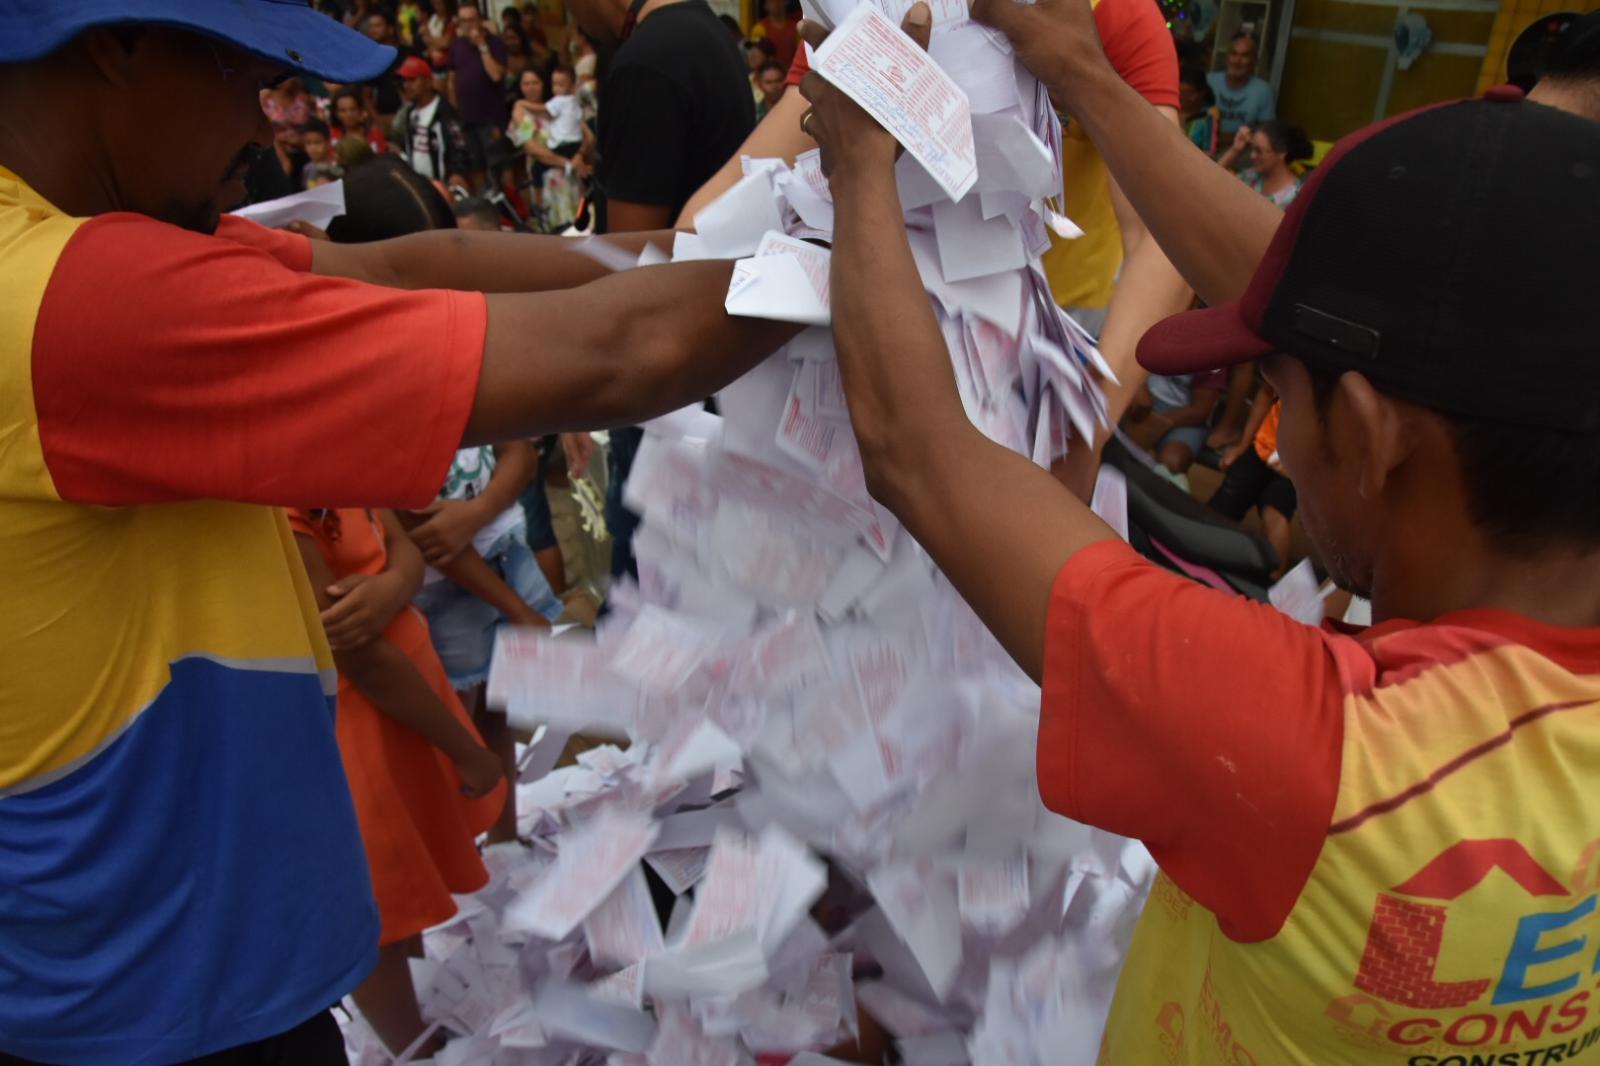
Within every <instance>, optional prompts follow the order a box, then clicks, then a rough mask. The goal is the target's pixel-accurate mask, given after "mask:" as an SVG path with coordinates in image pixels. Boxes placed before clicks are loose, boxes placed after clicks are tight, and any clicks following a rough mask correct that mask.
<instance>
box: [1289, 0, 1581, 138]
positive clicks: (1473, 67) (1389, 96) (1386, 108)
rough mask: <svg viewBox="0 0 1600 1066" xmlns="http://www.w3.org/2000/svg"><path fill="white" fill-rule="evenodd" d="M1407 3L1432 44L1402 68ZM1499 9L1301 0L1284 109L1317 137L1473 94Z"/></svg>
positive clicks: (1419, 0)
mask: <svg viewBox="0 0 1600 1066" xmlns="http://www.w3.org/2000/svg"><path fill="white" fill-rule="evenodd" d="M1509 2H1511V3H1516V2H1519V0H1509ZM1567 2H1569V3H1570V2H1572V0H1567ZM1407 10H1413V11H1417V12H1418V13H1420V14H1421V15H1422V16H1423V17H1424V18H1426V19H1427V22H1428V27H1429V29H1430V30H1431V31H1432V33H1433V45H1432V47H1431V48H1429V50H1428V51H1426V52H1425V53H1423V55H1422V56H1421V57H1420V58H1418V59H1417V61H1416V62H1415V63H1413V64H1412V65H1411V67H1410V68H1409V69H1408V70H1400V69H1399V66H1398V63H1397V57H1396V55H1395V51H1394V27H1395V23H1396V20H1397V19H1399V17H1400V16H1401V15H1402V14H1403V13H1404V12H1405V11H1407ZM1500 17H1501V16H1500V14H1499V13H1498V11H1497V9H1496V6H1495V3H1494V0H1296V2H1295V5H1294V14H1293V19H1292V28H1291V30H1290V33H1289V40H1288V47H1287V49H1286V53H1285V57H1284V59H1285V62H1284V66H1283V72H1284V73H1283V79H1282V83H1281V85H1280V87H1279V98H1278V105H1279V106H1278V111H1279V114H1281V115H1283V116H1284V117H1285V118H1287V119H1289V120H1290V121H1292V122H1295V123H1298V124H1299V125H1301V126H1303V127H1304V128H1305V130H1306V132H1307V133H1309V134H1310V135H1311V137H1312V138H1313V139H1314V140H1318V141H1333V140H1337V139H1338V138H1340V137H1342V136H1344V135H1345V134H1346V133H1349V132H1350V131H1351V130H1355V129H1359V128H1360V127H1362V126H1365V125H1367V124H1368V123H1371V122H1374V121H1377V120H1378V119H1382V118H1386V117H1388V116H1389V115H1397V114H1400V113H1401V112H1404V111H1409V110H1411V109H1412V108H1416V107H1421V106H1422V105H1424V104H1429V103H1433V102H1435V101H1438V100H1448V99H1451V98H1452V97H1459V96H1469V95H1471V94H1472V93H1473V92H1474V90H1475V88H1476V86H1477V83H1478V80H1479V78H1480V76H1481V74H1482V71H1483V68H1484V66H1485V61H1486V59H1487V58H1488V56H1487V55H1486V52H1487V51H1488V46H1489V42H1490V38H1491V34H1492V31H1493V28H1494V26H1495V25H1496V22H1497V20H1498V19H1499V18H1500ZM1502 54H1503V53H1502ZM1502 62H1503V60H1502Z"/></svg>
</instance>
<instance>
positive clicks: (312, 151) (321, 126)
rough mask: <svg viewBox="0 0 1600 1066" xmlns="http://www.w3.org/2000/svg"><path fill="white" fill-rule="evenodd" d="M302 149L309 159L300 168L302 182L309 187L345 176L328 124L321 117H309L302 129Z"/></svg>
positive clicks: (312, 187) (325, 183)
mask: <svg viewBox="0 0 1600 1066" xmlns="http://www.w3.org/2000/svg"><path fill="white" fill-rule="evenodd" d="M300 150H301V151H302V152H304V153H305V154H306V159H307V163H306V165H305V166H304V167H302V168H300V183H301V185H303V186H305V187H306V188H307V189H314V188H316V187H317V186H318V185H327V184H328V183H329V182H333V181H338V180H339V179H340V178H341V177H343V176H344V170H343V169H342V168H341V167H340V166H339V162H338V160H337V159H336V158H335V157H334V154H333V143H332V138H331V137H330V136H329V134H328V124H327V123H326V122H324V121H322V120H321V119H320V118H313V119H308V120H307V121H306V124H305V126H304V127H302V129H301V130H300Z"/></svg>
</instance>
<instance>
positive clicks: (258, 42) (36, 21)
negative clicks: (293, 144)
mask: <svg viewBox="0 0 1600 1066" xmlns="http://www.w3.org/2000/svg"><path fill="white" fill-rule="evenodd" d="M114 25H124V26H126V25H160V26H175V27H178V28H180V29H186V30H194V31H195V32H197V33H203V34H207V35H209V36H211V37H216V38H219V39H220V40H224V41H227V42H228V43H230V44H233V45H237V46H238V47H240V48H243V49H244V50H245V51H247V52H253V53H254V54H256V55H258V56H261V57H262V58H263V59H268V60H272V61H273V62H277V63H282V64H283V65H284V66H287V67H291V68H293V69H295V70H299V71H303V72H305V73H307V74H312V75H315V76H316V77H319V78H325V79H327V80H328V81H336V82H360V81H370V80H371V79H373V78H376V77H377V76H378V75H380V74H382V73H383V72H384V71H385V70H388V69H389V64H391V63H393V62H394V57H395V50H394V49H393V48H390V47H389V46H388V45H382V44H378V43H377V42H376V41H374V40H372V39H371V38H369V37H367V36H366V35H365V34H363V33H359V32H357V31H356V30H353V29H351V28H350V27H348V26H346V25H344V24H343V23H341V22H340V21H339V20H337V19H334V18H330V17H328V16H327V15H324V14H322V13H321V12H320V11H313V10H312V9H311V5H310V2H309V0H0V63H21V62H24V61H26V60H29V59H38V58H40V57H42V56H47V55H49V54H50V53H51V52H54V51H55V50H56V49H58V48H60V47H61V46H62V45H64V44H66V43H67V42H68V41H70V40H72V38H73V37H76V36H77V35H78V34H80V33H82V32H83V31H84V30H87V29H90V28H92V27H94V26H114Z"/></svg>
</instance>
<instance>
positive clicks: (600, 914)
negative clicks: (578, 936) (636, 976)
mask: <svg viewBox="0 0 1600 1066" xmlns="http://www.w3.org/2000/svg"><path fill="white" fill-rule="evenodd" d="M583 935H584V939H585V940H586V941H587V942H588V944H589V957H590V958H591V959H593V960H594V961H595V962H596V963H598V964H599V965H601V966H608V967H609V966H616V967H626V966H632V965H633V964H634V963H636V962H638V961H639V960H641V959H643V958H646V957H647V956H650V955H654V954H655V953H656V952H658V951H660V950H661V949H662V948H664V947H665V946H666V944H665V942H664V941H663V940H662V938H661V923H660V922H659V921H658V920H657V919H656V909H655V905H654V904H653V903H652V902H651V900H650V887H649V885H648V884H646V882H645V879H644V870H642V869H641V868H640V867H638V866H634V867H633V868H632V869H631V870H630V871H629V872H628V875H627V876H626V877H624V878H623V880H622V884H620V885H618V886H617V887H616V888H615V889H613V890H612V892H611V895H609V896H607V897H606V899H605V902H604V903H602V904H600V906H599V908H598V909H596V910H595V912H594V913H593V914H591V915H589V917H587V918H585V919H584V921H583Z"/></svg>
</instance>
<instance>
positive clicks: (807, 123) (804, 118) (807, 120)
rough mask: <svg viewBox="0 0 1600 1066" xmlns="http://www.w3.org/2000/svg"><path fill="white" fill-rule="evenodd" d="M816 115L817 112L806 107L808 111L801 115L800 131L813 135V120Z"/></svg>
mask: <svg viewBox="0 0 1600 1066" xmlns="http://www.w3.org/2000/svg"><path fill="white" fill-rule="evenodd" d="M815 117H816V115H815V113H814V112H813V111H812V110H811V108H809V107H808V108H806V113H805V114H803V115H801V116H800V132H801V133H803V134H805V135H806V136H807V137H809V136H811V120H812V119H813V118H815Z"/></svg>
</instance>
